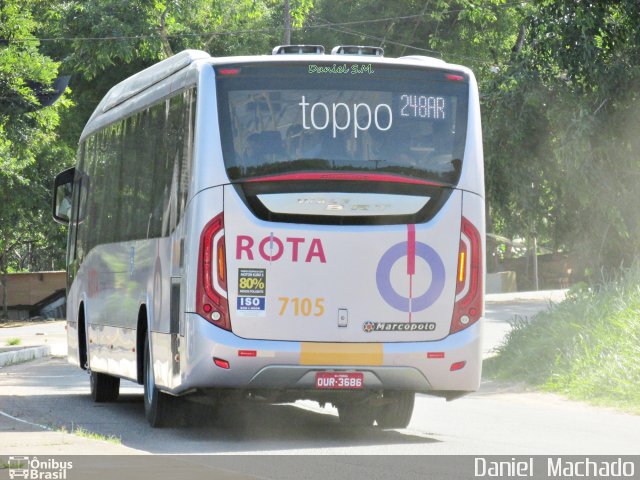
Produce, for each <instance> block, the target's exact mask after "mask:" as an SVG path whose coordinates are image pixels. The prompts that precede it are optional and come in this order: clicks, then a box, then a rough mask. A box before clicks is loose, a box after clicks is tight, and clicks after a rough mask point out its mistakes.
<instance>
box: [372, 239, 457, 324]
mask: <svg viewBox="0 0 640 480" xmlns="http://www.w3.org/2000/svg"><path fill="white" fill-rule="evenodd" d="M411 240H412V239H410V241H407V242H400V243H396V244H395V245H393V246H392V247H391V248H389V250H387V251H386V252H385V253H384V255H382V258H381V259H380V262H379V263H378V268H377V269H376V284H377V286H378V291H379V292H380V295H381V296H382V298H384V300H385V301H386V302H387V303H388V304H389V305H391V306H392V307H393V308H395V309H396V310H400V311H401V312H409V313H411V312H420V311H422V310H425V309H426V308H428V307H430V306H431V305H433V304H434V302H435V301H436V300H437V299H438V297H440V294H441V293H442V290H443V289H444V279H445V271H444V264H443V263H442V259H441V258H440V255H438V253H437V252H436V251H435V250H434V249H433V248H431V247H430V246H429V245H426V244H424V243H422V242H416V241H415V240H413V241H411ZM416 256H417V257H420V258H422V259H423V260H424V261H425V262H427V264H428V265H429V268H431V285H429V288H428V289H427V291H426V292H424V293H423V294H422V295H420V296H419V297H415V298H413V295H412V290H413V288H412V286H413V276H414V274H415V257H416ZM403 257H407V265H408V266H407V275H408V276H409V285H410V287H409V296H407V297H405V296H403V295H400V294H399V293H398V292H397V291H396V290H395V289H394V288H393V285H391V269H392V267H393V265H394V264H395V263H396V262H397V261H398V260H400V259H401V258H403Z"/></svg>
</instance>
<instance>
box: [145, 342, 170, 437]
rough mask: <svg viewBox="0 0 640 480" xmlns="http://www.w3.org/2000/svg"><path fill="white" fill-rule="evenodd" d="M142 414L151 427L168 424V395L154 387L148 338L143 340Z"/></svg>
mask: <svg viewBox="0 0 640 480" xmlns="http://www.w3.org/2000/svg"><path fill="white" fill-rule="evenodd" d="M143 383H144V414H145V416H146V417H147V421H148V422H149V425H151V426H152V427H153V428H159V427H165V426H167V425H168V423H169V422H168V417H169V414H170V408H169V405H168V404H169V401H170V400H171V399H170V398H169V396H168V395H167V394H165V393H162V392H161V391H160V390H158V387H156V384H155V379H154V376H153V364H152V363H151V351H150V349H149V339H148V338H147V339H146V340H145V342H144V382H143Z"/></svg>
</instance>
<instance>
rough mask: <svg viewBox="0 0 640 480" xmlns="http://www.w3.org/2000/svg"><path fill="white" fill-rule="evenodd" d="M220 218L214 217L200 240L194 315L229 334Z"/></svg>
mask: <svg viewBox="0 0 640 480" xmlns="http://www.w3.org/2000/svg"><path fill="white" fill-rule="evenodd" d="M224 252H225V250H224V218H223V216H222V214H220V215H218V216H217V217H215V218H214V219H213V220H211V221H210V222H209V223H207V225H206V226H205V227H204V230H203V231H202V235H201V236H200V253H199V256H198V287H197V289H196V312H197V313H198V314H200V315H201V316H202V317H204V318H206V319H207V321H209V322H211V323H213V324H214V325H216V326H218V327H220V328H224V329H225V330H231V322H230V320H229V303H228V301H227V271H226V261H225V253H224Z"/></svg>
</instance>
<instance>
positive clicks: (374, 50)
mask: <svg viewBox="0 0 640 480" xmlns="http://www.w3.org/2000/svg"><path fill="white" fill-rule="evenodd" d="M331 55H369V56H373V57H382V56H383V55H384V49H383V48H381V47H365V46H362V45H338V46H337V47H333V49H332V50H331Z"/></svg>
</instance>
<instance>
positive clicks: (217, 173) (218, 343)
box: [53, 45, 485, 428]
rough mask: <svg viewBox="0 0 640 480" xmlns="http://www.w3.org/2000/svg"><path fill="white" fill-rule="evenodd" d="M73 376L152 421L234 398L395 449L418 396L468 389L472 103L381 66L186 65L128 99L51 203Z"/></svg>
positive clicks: (475, 318) (415, 72)
mask: <svg viewBox="0 0 640 480" xmlns="http://www.w3.org/2000/svg"><path fill="white" fill-rule="evenodd" d="M53 215H54V218H55V219H56V220H57V221H58V222H60V223H63V224H66V225H68V247H67V252H66V257H67V272H68V288H67V322H68V323H67V332H68V347H69V353H68V359H69V361H70V362H71V363H72V364H75V365H78V366H79V367H80V368H82V369H84V370H86V371H87V372H88V373H89V374H90V376H89V378H90V382H89V383H90V389H91V396H92V398H93V400H94V401H96V402H110V401H115V400H116V399H117V398H118V394H119V389H120V380H121V379H127V380H131V381H133V382H137V383H138V384H141V385H143V386H144V409H145V415H146V417H147V419H148V421H149V423H150V425H151V426H153V427H159V426H162V425H167V424H169V423H170V422H171V421H172V419H173V417H174V416H175V415H176V413H175V405H176V403H175V402H176V401H180V402H181V401H182V399H186V400H189V399H191V400H197V401H198V402H201V401H203V399H208V400H211V402H213V403H215V402H219V401H221V399H223V398H229V397H228V396H229V395H235V396H236V398H237V396H238V395H242V396H246V397H254V398H260V399H266V400H267V401H269V402H273V403H284V402H294V401H297V400H300V399H307V400H312V401H317V402H319V403H320V404H327V403H328V404H331V405H333V406H335V407H336V409H337V412H338V415H339V420H340V422H341V423H344V424H345V425H349V426H359V427H369V426H378V427H379V428H403V427H406V426H407V425H408V423H409V421H410V419H411V416H412V412H413V408H414V402H415V395H416V394H417V393H422V394H429V395H435V396H440V397H444V398H446V399H447V400H452V399H455V398H458V397H461V396H463V395H465V394H467V393H469V392H473V391H475V390H477V388H478V386H479V383H480V374H481V343H480V341H481V340H480V338H481V337H480V335H481V333H480V332H481V323H482V322H481V319H482V317H483V311H484V281H483V278H484V261H483V255H484V251H485V240H484V239H485V222H484V177H483V154H482V139H481V126H480V108H479V99H478V89H477V84H476V80H475V78H474V75H473V73H472V72H471V70H469V69H468V68H465V67H463V66H458V65H453V64H449V63H446V62H444V61H443V60H440V59H435V58H429V57H423V56H405V57H400V58H395V59H392V58H387V57H385V56H384V54H383V52H382V50H381V49H379V48H376V47H363V46H338V47H335V48H334V49H332V51H331V53H325V51H324V48H323V47H321V46H308V45H301V46H296V45H294V46H291V45H287V46H280V47H276V48H275V49H274V50H273V52H272V54H270V55H262V56H234V57H224V58H214V57H211V56H210V55H209V54H208V53H205V52H202V51H195V50H187V51H183V52H181V53H178V54H177V55H175V56H173V57H170V58H168V59H166V60H163V61H161V62H159V63H157V64H155V65H153V66H151V67H149V68H147V69H146V70H143V71H141V72H139V73H137V74H136V75H134V76H132V77H130V78H127V79H126V80H124V81H122V82H121V83H119V84H117V85H115V86H114V87H113V88H112V89H111V90H110V91H109V92H108V93H107V94H106V96H105V97H104V98H103V99H102V101H101V102H100V103H99V105H98V106H97V108H96V109H95V111H94V112H93V114H92V116H91V117H90V119H89V121H88V123H87V124H86V127H85V128H84V131H83V132H82V135H81V137H80V140H79V150H78V156H77V163H76V165H75V167H73V168H70V169H68V170H65V171H63V172H61V173H60V174H59V175H58V176H57V177H56V179H55V182H54V195H53Z"/></svg>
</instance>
